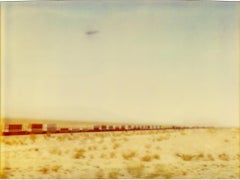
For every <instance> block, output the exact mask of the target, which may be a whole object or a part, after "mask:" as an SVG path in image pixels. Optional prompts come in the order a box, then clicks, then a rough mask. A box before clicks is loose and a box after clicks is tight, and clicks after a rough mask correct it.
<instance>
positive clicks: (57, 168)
mask: <svg viewBox="0 0 240 180" xmlns="http://www.w3.org/2000/svg"><path fill="white" fill-rule="evenodd" d="M61 167H62V166H61V165H55V166H53V167H52V168H51V169H52V171H54V172H58V170H59V169H60V168H61Z"/></svg>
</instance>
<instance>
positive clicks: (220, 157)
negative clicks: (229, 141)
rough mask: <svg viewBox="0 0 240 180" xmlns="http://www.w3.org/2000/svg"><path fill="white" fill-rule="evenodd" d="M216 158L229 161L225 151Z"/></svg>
mask: <svg viewBox="0 0 240 180" xmlns="http://www.w3.org/2000/svg"><path fill="white" fill-rule="evenodd" d="M218 158H219V159H221V160H222V161H229V160H230V158H229V156H228V155H227V154H225V153H222V154H219V155H218Z"/></svg>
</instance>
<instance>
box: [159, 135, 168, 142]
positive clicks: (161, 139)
mask: <svg viewBox="0 0 240 180" xmlns="http://www.w3.org/2000/svg"><path fill="white" fill-rule="evenodd" d="M169 138H170V136H169V135H165V136H159V137H157V138H156V140H157V141H163V140H168V139H169Z"/></svg>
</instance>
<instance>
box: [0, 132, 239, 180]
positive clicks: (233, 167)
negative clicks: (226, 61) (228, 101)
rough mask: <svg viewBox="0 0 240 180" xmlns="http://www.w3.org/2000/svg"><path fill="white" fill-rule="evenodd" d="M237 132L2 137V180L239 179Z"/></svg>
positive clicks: (104, 133) (116, 133)
mask: <svg viewBox="0 0 240 180" xmlns="http://www.w3.org/2000/svg"><path fill="white" fill-rule="evenodd" d="M239 133H240V129H229V128H228V129H227V128H226V129H224V128H223V129H186V130H152V131H132V132H99V133H76V134H51V135H47V134H45V135H26V136H11V137H10V136H8V137H1V177H2V178H240V149H239V147H240V139H239Z"/></svg>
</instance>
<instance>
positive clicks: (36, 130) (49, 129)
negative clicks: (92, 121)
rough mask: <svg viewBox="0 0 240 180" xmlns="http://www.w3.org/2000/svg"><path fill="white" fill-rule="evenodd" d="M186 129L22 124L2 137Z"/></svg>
mask: <svg viewBox="0 0 240 180" xmlns="http://www.w3.org/2000/svg"><path fill="white" fill-rule="evenodd" d="M186 128H187V127H178V126H171V127H170V128H166V127H165V128H164V127H162V126H159V125H94V126H91V127H72V128H66V127H64V128H63V127H61V128H58V127H57V125H56V124H30V125H29V128H28V129H26V128H25V129H24V128H23V125H22V124H8V125H6V127H5V129H4V131H3V132H2V135H5V136H8V135H28V134H48V133H79V132H107V131H133V130H159V129H186Z"/></svg>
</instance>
